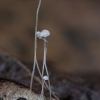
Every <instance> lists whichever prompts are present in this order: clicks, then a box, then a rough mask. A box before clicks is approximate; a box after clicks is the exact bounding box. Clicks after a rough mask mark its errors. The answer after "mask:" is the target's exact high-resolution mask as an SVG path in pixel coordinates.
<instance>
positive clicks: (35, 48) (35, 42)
mask: <svg viewBox="0 0 100 100" xmlns="http://www.w3.org/2000/svg"><path fill="white" fill-rule="evenodd" d="M41 1H42V0H39V4H38V7H37V12H36V24H35V40H34V64H33V71H32V76H31V82H30V90H32V83H33V78H34V72H35V66H36V50H37V35H36V32H37V27H38V13H39V9H40V5H41Z"/></svg>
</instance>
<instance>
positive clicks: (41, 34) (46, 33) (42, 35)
mask: <svg viewBox="0 0 100 100" xmlns="http://www.w3.org/2000/svg"><path fill="white" fill-rule="evenodd" d="M49 35H50V32H49V31H48V30H46V29H45V30H42V31H41V33H40V37H48V36H49Z"/></svg>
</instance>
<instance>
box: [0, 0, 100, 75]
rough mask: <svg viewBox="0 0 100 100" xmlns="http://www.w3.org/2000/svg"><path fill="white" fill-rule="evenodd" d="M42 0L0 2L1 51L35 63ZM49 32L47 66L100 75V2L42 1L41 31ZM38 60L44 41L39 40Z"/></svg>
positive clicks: (96, 0)
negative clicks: (39, 0) (39, 2)
mask: <svg viewBox="0 0 100 100" xmlns="http://www.w3.org/2000/svg"><path fill="white" fill-rule="evenodd" d="M37 5H38V0H0V48H1V49H2V50H4V51H6V52H9V53H10V54H11V55H13V56H14V57H16V58H18V59H19V60H21V61H26V62H33V51H34V47H33V46H34V27H35V14H36V9H37ZM43 29H48V30H49V31H50V32H51V35H50V36H49V37H48V41H49V44H48V53H47V62H48V63H51V65H52V66H53V67H54V68H56V69H57V70H60V71H63V72H66V73H76V74H80V73H81V74H96V73H97V74H99V73H100V2H99V0H95V1H93V0H42V5H41V9H40V13H39V26H38V30H39V31H41V30H43ZM37 56H38V60H39V61H42V58H43V41H42V40H38V54H37Z"/></svg>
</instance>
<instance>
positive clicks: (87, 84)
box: [0, 51, 100, 100]
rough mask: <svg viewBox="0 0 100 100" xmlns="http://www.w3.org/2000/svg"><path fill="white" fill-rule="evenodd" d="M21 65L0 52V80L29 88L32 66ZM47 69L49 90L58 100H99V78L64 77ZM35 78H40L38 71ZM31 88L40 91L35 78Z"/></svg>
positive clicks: (64, 75) (51, 69)
mask: <svg viewBox="0 0 100 100" xmlns="http://www.w3.org/2000/svg"><path fill="white" fill-rule="evenodd" d="M23 63H24V64H22V63H21V62H19V61H18V60H16V59H15V58H13V57H11V56H10V55H9V54H7V53H4V52H2V51H0V78H7V79H13V80H16V81H18V82H19V83H22V84H25V85H27V86H29V84H30V78H31V77H30V75H31V74H30V72H31V70H32V64H31V63H26V62H23ZM48 64H49V63H48ZM41 65H42V63H41V62H40V66H41ZM48 68H49V74H50V80H51V88H52V90H53V91H54V92H55V94H56V95H57V97H59V98H60V100H100V88H99V87H100V86H99V83H100V82H99V80H98V79H99V76H97V77H96V78H93V77H92V76H91V77H92V78H90V77H89V76H88V77H86V76H85V77H83V76H81V77H78V76H74V75H66V74H64V73H61V72H58V71H56V70H55V69H54V68H53V67H52V65H51V64H49V65H48ZM35 76H36V77H38V78H40V77H39V74H38V71H36V72H35ZM33 88H34V89H35V90H36V91H37V92H40V91H41V85H40V83H39V81H38V80H37V79H36V78H35V79H34V82H33ZM45 95H46V96H49V93H48V90H45Z"/></svg>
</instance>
